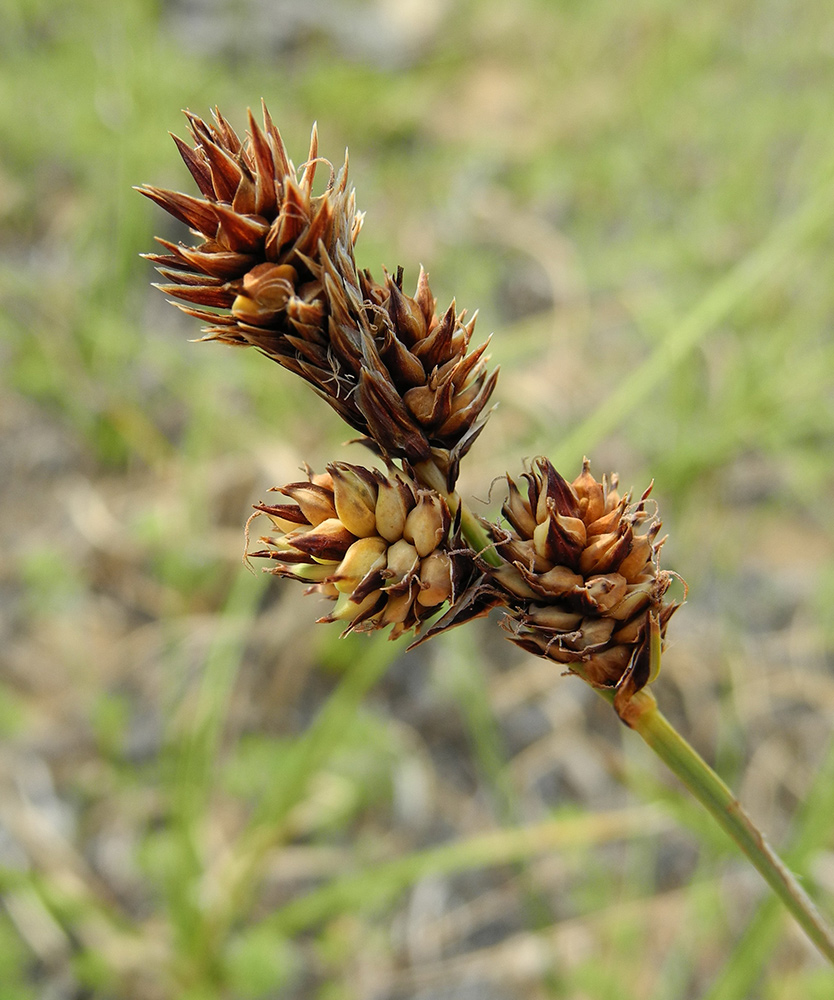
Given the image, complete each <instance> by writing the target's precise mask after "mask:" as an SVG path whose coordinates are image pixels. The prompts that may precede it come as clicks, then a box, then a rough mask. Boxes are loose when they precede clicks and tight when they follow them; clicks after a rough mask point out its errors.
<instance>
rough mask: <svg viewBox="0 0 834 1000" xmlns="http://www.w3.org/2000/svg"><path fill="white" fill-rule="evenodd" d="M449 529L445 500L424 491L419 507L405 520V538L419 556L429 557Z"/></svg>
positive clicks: (419, 498)
mask: <svg viewBox="0 0 834 1000" xmlns="http://www.w3.org/2000/svg"><path fill="white" fill-rule="evenodd" d="M448 529H449V514H448V509H446V505H445V503H444V502H443V499H442V498H441V497H440V496H439V495H438V494H436V493H429V492H428V491H427V490H424V491H422V492H421V493H420V495H419V497H418V498H417V506H416V507H415V508H414V509H413V510H412V511H411V512H410V513H409V515H408V517H407V518H406V519H405V527H404V529H403V538H405V539H406V541H409V542H412V543H413V544H414V548H415V549H416V550H417V553H418V555H420V556H427V555H428V554H429V552H432V551H433V550H434V549H436V548H437V546H438V545H440V543H441V542H442V541H443V539H444V538H445V536H446V532H447V531H448Z"/></svg>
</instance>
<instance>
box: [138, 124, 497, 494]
mask: <svg viewBox="0 0 834 1000" xmlns="http://www.w3.org/2000/svg"><path fill="white" fill-rule="evenodd" d="M186 117H187V119H188V126H189V130H190V132H191V136H192V140H193V142H194V145H193V147H192V146H191V145H189V144H188V143H187V142H185V141H183V140H182V139H178V138H177V137H176V136H175V137H174V141H175V143H176V145H177V148H178V150H179V152H180V155H181V156H182V158H183V160H184V162H185V165H186V166H187V167H188V170H189V171H190V173H191V175H192V177H193V178H194V181H195V183H196V185H197V187H198V188H199V191H200V194H201V197H193V196H191V195H185V194H177V193H176V192H173V191H166V190H162V189H160V188H155V187H152V186H150V185H145V186H143V187H140V188H139V189H138V190H139V191H140V192H141V193H142V194H144V195H146V196H147V197H148V198H150V199H152V200H153V201H154V202H156V203H157V204H158V205H160V206H161V207H162V208H164V209H165V210H166V211H167V212H168V213H169V214H171V215H173V216H174V217H175V218H176V219H179V220H180V221H181V222H183V223H185V224H186V225H187V226H189V227H190V228H191V230H192V231H193V232H194V234H195V235H196V236H198V237H200V241H199V242H197V243H196V244H195V245H194V246H186V245H184V244H182V243H179V244H174V243H171V242H169V241H167V240H162V239H160V240H159V241H158V242H159V243H161V244H162V246H163V247H164V248H165V249H166V251H167V253H164V254H147V255H146V256H147V257H148V258H149V259H150V260H152V261H153V262H154V263H156V264H157V265H158V270H159V271H160V273H161V274H162V275H163V277H164V278H165V279H166V283H165V284H162V285H160V286H159V287H160V288H161V290H162V291H163V292H164V293H165V294H166V295H171V296H173V297H174V298H178V299H182V300H183V301H184V302H185V303H186V304H185V305H180V306H179V308H181V309H183V311H184V312H186V313H188V314H189V315H192V316H195V317H196V318H198V319H200V320H202V321H203V322H204V323H206V324H207V326H206V327H205V328H204V334H205V336H204V337H203V339H204V340H218V341H220V342H222V343H225V344H232V345H235V346H243V347H247V346H252V347H257V348H259V349H260V350H261V351H263V353H264V354H266V355H267V356H268V357H270V358H272V359H273V360H274V361H276V362H278V364H280V365H282V366H283V367H285V368H288V369H289V370H290V371H293V372H295V373H296V374H297V375H300V376H301V377H302V378H303V379H305V380H306V381H307V382H309V383H310V384H311V385H313V386H314V387H315V388H316V390H317V391H318V392H319V394H320V395H322V396H324V397H325V398H326V399H327V400H328V402H329V403H330V404H331V406H333V408H334V409H335V410H336V411H337V412H338V413H339V414H340V416H341V417H342V418H343V419H344V420H345V421H347V423H349V424H350V425H351V427H353V428H355V429H356V430H358V431H359V432H360V433H361V434H363V435H366V436H367V438H368V439H370V442H372V443H375V445H376V450H378V451H380V452H381V453H382V454H383V455H385V456H387V457H389V458H404V459H406V460H407V461H409V462H412V463H418V462H423V461H427V460H431V461H433V462H434V463H435V464H436V465H437V466H438V467H439V468H441V470H442V471H443V472H444V474H445V475H446V479H447V485H448V488H449V489H450V490H451V489H452V488H453V486H454V481H455V479H456V477H457V470H458V465H459V463H460V459H461V458H462V457H463V455H465V454H466V452H467V451H468V449H469V448H470V446H471V445H472V442H473V441H474V440H475V438H476V437H477V435H478V433H479V432H480V430H481V428H482V427H483V425H484V422H485V420H486V417H487V415H488V413H487V411H486V404H487V402H488V401H489V397H490V395H491V393H492V390H493V388H494V387H495V381H496V378H497V371H493V372H492V373H491V374H490V373H488V372H487V367H486V365H487V360H488V359H487V357H486V355H485V347H486V345H482V346H481V347H479V348H477V349H476V350H474V351H472V352H471V353H469V341H470V339H471V337H472V332H473V328H474V317H473V319H471V320H470V321H469V322H465V313H463V312H462V313H459V314H458V313H457V312H456V311H455V307H454V304H452V306H450V307H449V309H448V310H447V311H446V313H445V314H444V315H443V316H442V317H438V316H437V314H436V312H435V306H436V300H435V298H434V296H433V295H432V293H431V289H430V288H429V283H428V277H427V275H426V273H425V272H424V271H423V270H422V269H421V271H420V276H419V278H418V281H417V288H416V291H415V294H414V296H413V297H411V296H409V295H406V294H405V293H404V292H403V290H402V271H401V270H399V271H398V272H397V276H396V277H395V278H394V277H392V276H391V275H389V274H386V275H385V279H384V281H383V283H382V284H378V283H377V282H376V281H374V279H373V278H372V277H371V276H370V274H369V273H368V272H359V271H357V268H356V262H355V259H354V244H355V242H356V239H357V237H358V235H359V230H360V228H361V226H362V215H361V214H360V213H357V211H356V206H355V199H354V193H353V191H352V190H348V187H347V169H348V161H347V156H346V157H345V162H344V166H343V167H342V168H341V169H340V170H339V171H338V173H336V171H335V170H334V169H333V168H332V166H330V164H329V163H328V162H327V161H325V160H322V159H321V158H320V157H319V156H318V135H317V132H316V129H315V127H314V128H313V134H312V138H311V142H310V149H309V153H308V156H307V159H306V161H305V163H304V164H302V166H301V167H300V168H298V169H296V167H295V166H294V165H293V163H292V161H291V160H290V159H289V158H288V156H287V153H286V150H285V148H284V144H283V141H282V139H281V136H280V133H279V132H278V129H277V128H276V127H275V125H274V124H273V122H272V119H271V118H270V116H269V112H268V111H267V110H266V107H265V106H264V107H263V125H262V126H261V125H258V124H257V123H256V122H255V120H254V118H253V117H252V114H251V112H250V113H249V129H248V132H247V134H246V137H245V138H244V139H242V140H241V139H240V138H239V137H238V136H237V135H236V134H235V132H234V131H233V130H232V128H231V126H230V125H229V123H228V122H227V121H226V120H225V119H224V118H223V117H222V115H220V113H219V112H215V115H214V119H215V121H214V124H211V123H207V122H205V121H203V120H202V119H201V118H198V117H197V116H196V115H193V114H191V113H190V112H186ZM320 163H324V164H325V165H326V167H327V168H328V169H329V179H328V180H327V182H326V186H325V190H324V192H323V193H322V194H320V195H317V196H315V197H314V196H313V193H312V187H313V179H314V176H315V173H316V167H317V165H318V164H320ZM175 304H176V303H175Z"/></svg>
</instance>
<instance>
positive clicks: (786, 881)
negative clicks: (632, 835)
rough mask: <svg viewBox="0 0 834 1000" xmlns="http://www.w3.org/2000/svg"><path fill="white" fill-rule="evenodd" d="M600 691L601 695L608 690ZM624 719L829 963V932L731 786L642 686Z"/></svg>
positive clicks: (833, 945) (833, 948)
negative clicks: (738, 849)
mask: <svg viewBox="0 0 834 1000" xmlns="http://www.w3.org/2000/svg"><path fill="white" fill-rule="evenodd" d="M600 693H602V694H603V695H604V696H607V694H608V692H600ZM607 700H611V699H608V698H607ZM623 721H625V722H626V723H627V725H629V726H630V727H631V728H632V729H634V730H635V731H636V732H637V733H639V734H640V736H642V738H643V740H644V741H645V742H646V744H648V746H649V747H650V748H651V749H652V750H654V752H655V753H656V754H657V755H658V757H660V759H661V760H662V761H663V763H664V764H666V766H667V767H668V768H669V769H670V770H671V771H672V772H673V773H674V774H675V775H676V777H677V778H679V779H680V781H681V782H683V784H684V785H685V786H686V787H687V789H688V790H689V791H690V792H691V793H692V794H693V795H694V796H695V798H696V799H698V801H699V802H700V803H701V805H703V806H704V807H705V808H706V809H707V810H708V811H709V812H710V813H711V814H712V816H713V818H714V819H715V820H716V822H717V823H718V824H719V826H721V827H722V828H723V829H724V831H725V832H726V833H728V834H729V835H730V837H732V839H733V840H734V841H735V842H736V844H738V846H739V847H740V848H741V850H742V851H743V852H744V853H745V854H746V855H747V857H748V859H749V860H750V861H751V863H752V864H753V865H754V866H755V867H756V868H757V869H758V871H759V873H760V874H761V876H762V878H764V880H765V882H767V884H768V885H769V886H770V888H771V889H772V890H773V891H774V892H775V893H776V895H777V896H778V897H779V899H780V900H781V902H782V903H783V905H784V906H785V907H786V908H787V910H788V911H789V912H790V913H791V914H792V915H793V916H794V918H795V919H796V921H797V923H798V924H799V925H800V927H801V928H802V929H803V930H804V931H805V933H806V934H807V935H808V937H809V938H810V939H811V941H813V943H814V944H815V945H816V946H817V948H819V950H820V951H821V952H822V954H823V955H825V957H826V958H827V959H828V961H829V962H831V964H832V965H834V933H832V931H831V929H830V928H829V927H828V926H827V925H826V922H825V920H824V919H823V917H822V915H821V914H820V912H819V911H818V910H817V908H816V906H815V905H814V903H813V902H812V900H811V898H810V897H809V896H808V894H807V893H806V892H805V890H804V889H803V888H802V886H801V885H800V884H799V882H798V881H797V880H796V877H795V876H794V875H793V874H792V872H790V871H789V870H788V868H787V867H786V866H785V864H784V862H783V861H782V859H781V858H780V857H779V856H778V855H777V854H776V852H775V851H774V850H773V848H772V847H771V846H770V845H769V844H768V843H767V841H766V840H765V838H764V836H763V834H762V833H761V832H760V831H759V830H758V829H757V828H756V826H755V825H754V823H753V821H752V820H751V819H750V817H749V816H748V815H747V813H745V811H744V810H743V809H742V807H741V804H740V803H739V801H738V799H736V798H735V796H734V795H733V793H732V792H731V791H730V789H729V788H728V787H727V786H726V785H725V784H724V782H723V781H722V780H721V778H719V777H718V775H717V774H716V773H715V771H713V769H712V768H711V767H710V766H709V764H707V762H706V761H705V760H704V759H703V758H702V757H701V756H700V755H699V754H698V753H697V752H696V751H695V750H694V749H693V748H692V747H691V746H690V745H689V743H687V742H686V740H685V739H684V738H683V737H682V736H681V735H680V733H679V732H678V731H677V730H676V729H675V727H674V726H673V725H672V724H671V723H670V722H669V721H668V719H666V717H665V716H664V715H663V713H662V712H661V711H660V709H659V708H658V707H657V702H656V701H655V699H654V696H653V695H652V694H650V693H649V692H648V691H646V690H643V691H640V692H638V693H637V694H636V695H635V696H634V697H633V698H632V699H631V701H630V702H629V704H628V709H627V711H626V712H624V713H623Z"/></svg>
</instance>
